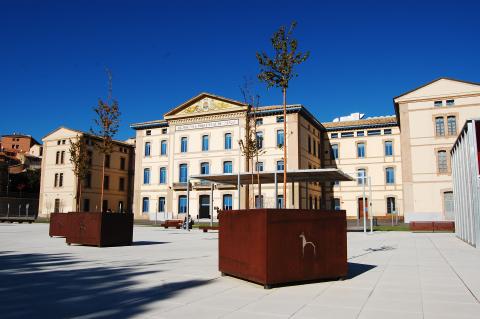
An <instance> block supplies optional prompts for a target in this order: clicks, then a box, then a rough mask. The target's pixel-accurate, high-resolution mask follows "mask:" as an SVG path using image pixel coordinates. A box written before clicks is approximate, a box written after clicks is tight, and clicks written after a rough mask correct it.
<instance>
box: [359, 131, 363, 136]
mask: <svg viewBox="0 0 480 319" xmlns="http://www.w3.org/2000/svg"><path fill="white" fill-rule="evenodd" d="M357 136H365V131H358V132H357Z"/></svg>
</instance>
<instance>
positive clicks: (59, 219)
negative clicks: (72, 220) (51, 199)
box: [48, 213, 68, 237]
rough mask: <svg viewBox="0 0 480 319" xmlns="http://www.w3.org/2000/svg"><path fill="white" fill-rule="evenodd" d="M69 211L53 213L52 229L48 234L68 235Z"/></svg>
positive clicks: (51, 217) (51, 235)
mask: <svg viewBox="0 0 480 319" xmlns="http://www.w3.org/2000/svg"><path fill="white" fill-rule="evenodd" d="M67 217H68V214H67V213H51V214H50V229H49V232H48V234H49V235H50V237H53V236H56V237H65V236H66V235H67Z"/></svg>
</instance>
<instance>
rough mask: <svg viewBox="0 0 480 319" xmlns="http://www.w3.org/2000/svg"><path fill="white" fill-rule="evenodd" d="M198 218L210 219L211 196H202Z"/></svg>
mask: <svg viewBox="0 0 480 319" xmlns="http://www.w3.org/2000/svg"><path fill="white" fill-rule="evenodd" d="M198 207H199V210H198V218H210V195H200V198H199V202H198Z"/></svg>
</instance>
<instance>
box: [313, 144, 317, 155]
mask: <svg viewBox="0 0 480 319" xmlns="http://www.w3.org/2000/svg"><path fill="white" fill-rule="evenodd" d="M313 155H315V156H317V143H315V141H313Z"/></svg>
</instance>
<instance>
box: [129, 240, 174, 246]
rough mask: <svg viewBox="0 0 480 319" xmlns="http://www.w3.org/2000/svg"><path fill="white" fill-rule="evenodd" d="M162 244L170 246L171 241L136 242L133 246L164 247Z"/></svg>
mask: <svg viewBox="0 0 480 319" xmlns="http://www.w3.org/2000/svg"><path fill="white" fill-rule="evenodd" d="M162 244H170V242H169V241H145V240H143V241H134V242H133V243H132V246H149V245H162Z"/></svg>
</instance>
